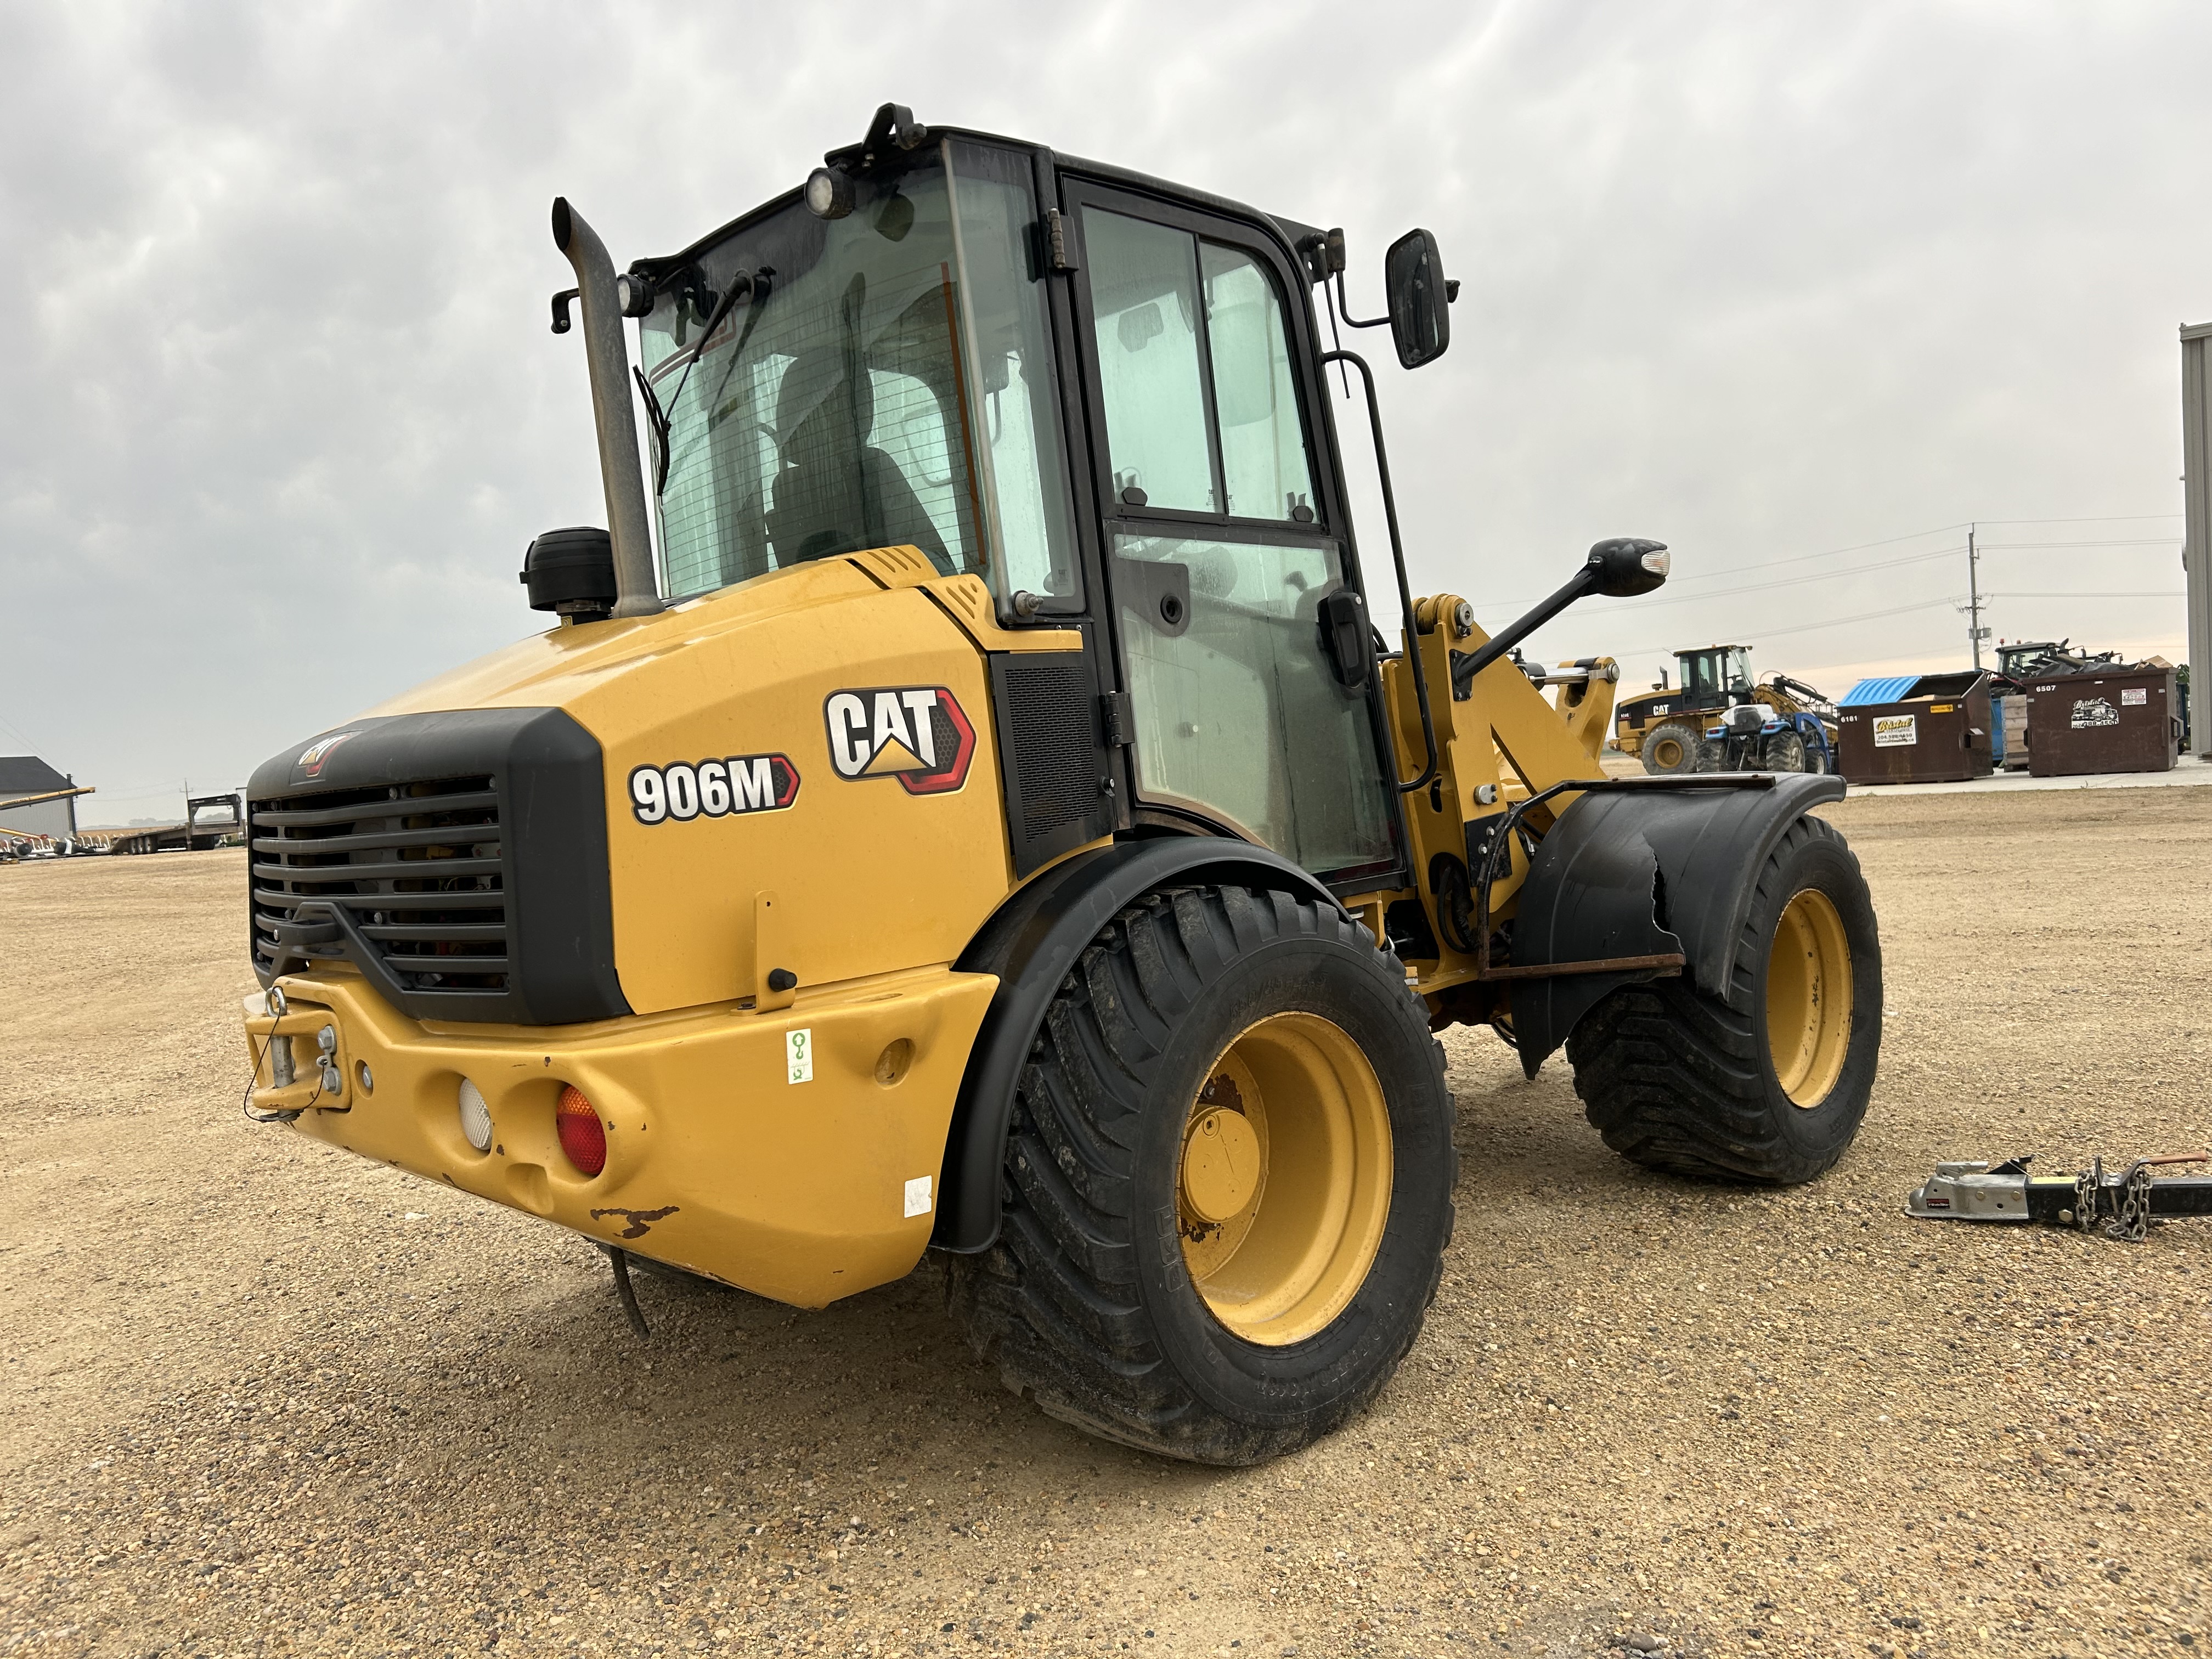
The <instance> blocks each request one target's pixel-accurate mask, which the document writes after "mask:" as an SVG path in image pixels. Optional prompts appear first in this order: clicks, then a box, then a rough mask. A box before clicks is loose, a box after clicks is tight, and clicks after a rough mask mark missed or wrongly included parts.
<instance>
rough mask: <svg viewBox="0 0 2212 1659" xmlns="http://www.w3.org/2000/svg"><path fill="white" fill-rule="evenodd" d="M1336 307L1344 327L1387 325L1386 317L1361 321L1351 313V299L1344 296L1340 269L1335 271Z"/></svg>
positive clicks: (1342, 277) (1342, 274)
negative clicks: (1342, 319)
mask: <svg viewBox="0 0 2212 1659" xmlns="http://www.w3.org/2000/svg"><path fill="white" fill-rule="evenodd" d="M1336 308H1337V311H1338V313H1340V315H1341V316H1342V317H1343V318H1344V325H1345V326H1346V328H1384V327H1387V326H1389V321H1390V319H1389V318H1388V317H1370V319H1368V320H1367V321H1365V322H1364V323H1363V322H1361V321H1360V320H1359V319H1358V318H1357V317H1355V316H1353V315H1352V301H1349V300H1347V299H1346V298H1345V297H1344V273H1343V272H1342V271H1338V272H1337V273H1336Z"/></svg>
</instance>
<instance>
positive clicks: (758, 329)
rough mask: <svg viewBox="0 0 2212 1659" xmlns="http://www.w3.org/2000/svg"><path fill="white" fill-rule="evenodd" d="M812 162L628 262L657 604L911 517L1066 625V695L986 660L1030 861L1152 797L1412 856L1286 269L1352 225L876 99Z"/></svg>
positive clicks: (1303, 311) (873, 541) (931, 546)
mask: <svg viewBox="0 0 2212 1659" xmlns="http://www.w3.org/2000/svg"><path fill="white" fill-rule="evenodd" d="M826 159H827V162H828V165H827V166H826V167H823V168H822V169H820V170H817V173H815V175H814V176H813V178H812V179H810V180H809V181H808V184H807V185H806V186H805V187H804V188H801V189H799V190H794V191H790V192H789V193H787V195H785V196H782V197H778V198H777V199H776V200H775V201H772V202H770V203H769V204H766V205H765V206H763V207H762V208H760V209H758V210H756V211H754V212H752V213H750V214H748V215H747V216H744V217H743V218H741V219H738V220H737V221H736V222H733V223H732V224H730V225H728V226H726V227H725V228H722V229H720V230H719V231H717V232H715V233H714V234H712V235H711V236H708V237H707V238H705V239H704V240H702V241H700V242H698V243H696V244H695V245H694V246H690V247H689V248H686V249H684V251H683V252H680V253H677V254H674V255H671V256H669V257H667V258H654V259H644V260H640V261H638V262H636V263H635V264H633V265H632V266H631V267H630V269H629V272H628V273H627V274H626V275H625V276H623V278H622V279H621V281H620V282H619V283H618V284H617V289H618V292H619V295H620V298H621V301H622V308H623V312H624V313H626V314H628V315H629V316H631V317H632V318H634V319H635V320H636V321H637V323H638V340H637V344H638V347H639V361H640V367H639V369H638V371H637V373H636V374H635V384H636V386H637V387H638V389H639V391H640V392H641V398H642V402H643V404H644V405H645V408H646V414H647V423H648V428H649V433H648V443H647V447H648V451H649V453H650V456H651V471H650V472H649V474H648V477H647V495H648V497H649V499H650V501H651V504H652V507H653V513H654V516H655V518H656V520H657V526H658V531H659V535H658V538H657V540H658V542H659V550H658V556H659V579H660V589H661V592H662V593H663V594H665V596H666V599H667V600H668V602H670V603H681V602H682V601H684V600H685V599H691V598H695V597H697V596H701V595H703V594H706V593H708V592H714V591H715V590H717V589H720V588H722V587H724V586H728V585H730V584H732V583H735V582H740V581H744V580H749V579H750V578H753V577H757V576H761V575H764V574H769V573H770V572H772V571H775V570H780V569H783V568H788V567H790V566H793V565H794V564H799V563H804V562H810V561H812V560H817V559H821V558H823V557H827V556H834V555H837V554H841V553H848V552H855V551H859V550H866V549H870V548H877V547H884V546H894V545H899V544H908V545H911V546H913V547H915V548H916V549H918V550H920V551H921V554H922V555H923V556H925V557H926V558H927V560H928V561H929V562H930V563H931V564H932V565H933V566H934V567H935V568H936V571H937V572H938V573H939V574H941V575H945V576H956V575H962V574H972V575H975V576H976V577H979V578H980V579H981V580H982V582H983V583H984V584H985V585H987V588H988V590H989V592H990V595H991V599H992V603H993V605H994V607H995V611H996V620H997V623H998V624H999V625H1000V627H1002V628H1006V629H1029V628H1052V629H1069V628H1073V629H1079V630H1081V631H1082V633H1083V635H1084V639H1085V650H1084V652H1083V653H1082V659H1081V665H1080V667H1067V666H1062V665H1065V664H1066V662H1067V660H1068V659H1066V657H1065V656H1063V655H1060V654H1059V653H1054V657H1053V659H1052V664H1053V671H1054V673H1056V674H1059V675H1060V676H1062V677H1063V678H1066V677H1068V676H1075V677H1077V678H1081V679H1082V680H1083V684H1081V685H1079V686H1073V685H1055V686H1054V688H1053V690H1052V695H1051V698H1050V703H1051V705H1052V706H1049V707H1048V706H1047V704H1046V703H1045V702H1042V701H1041V700H1040V694H1039V693H1036V692H1035V691H1031V692H1029V693H1024V692H1022V691H1020V690H1017V689H1016V688H1014V687H1013V686H1012V685H1008V686H1005V687H1000V686H999V685H996V684H994V702H1004V703H1005V704H1006V705H1008V706H1007V707H1006V708H1001V709H1000V711H999V713H1000V726H1001V730H1000V750H1001V751H1002V753H1003V754H1004V755H1005V756H1006V757H1007V765H1006V787H1007V791H1008V794H1009V801H1008V816H1009V821H1010V827H1012V829H1014V831H1015V838H1016V842H1017V864H1018V868H1019V870H1020V872H1023V873H1026V872H1027V871H1028V870H1029V869H1032V868H1035V867H1037V866H1040V865H1041V864H1042V863H1043V862H1045V861H1047V860H1048V859H1050V858H1051V857H1053V856H1055V855H1057V854H1059V853H1060V852H1062V851H1066V850H1068V849H1069V848H1073V847H1075V846H1079V845H1081V844H1083V843H1084V842H1087V841H1090V840H1092V839H1095V838H1097V836H1102V835H1107V834H1111V833H1115V832H1116V831H1122V830H1127V829H1133V828H1142V827H1145V826H1147V825H1149V826H1152V827H1154V828H1158V829H1173V830H1181V831H1185V832H1189V831H1198V832H1200V833H1211V834H1216V835H1229V836H1236V837H1238V838H1240V839H1245V840H1249V841H1253V842H1259V843H1261V844H1262V845H1265V846H1267V847H1270V848H1273V849H1275V850H1276V851H1278V852H1279V853H1281V854H1284V855H1285V856H1286V857H1288V858H1290V859H1291V860H1294V861H1295V862H1297V863H1298V864H1300V865H1302V866H1304V867H1305V868H1306V869H1308V870H1309V871H1311V872H1314V873H1315V874H1316V875H1318V876H1320V877H1321V878H1322V879H1323V880H1324V881H1325V882H1327V883H1328V884H1330V885H1331V886H1332V887H1333V888H1335V889H1337V890H1340V891H1350V890H1357V889H1359V888H1372V887H1374V886H1376V884H1378V883H1384V884H1387V883H1389V882H1390V881H1393V880H1395V879H1398V878H1400V877H1401V875H1402V872H1403V871H1404V869H1405V867H1406V857H1407V855H1406V851H1405V830H1404V827H1403V824H1402V823H1401V817H1400V814H1399V812H1398V811H1397V808H1396V800H1395V798H1396V794H1397V791H1396V790H1395V788H1394V787H1393V785H1394V784H1395V782H1396V778H1395V757H1394V756H1393V755H1392V751H1391V749H1390V745H1389V738H1388V729H1389V728H1388V725H1387V721H1386V716H1385V711H1384V709H1383V704H1382V701H1381V691H1380V677H1379V676H1378V675H1376V673H1374V672H1373V671H1372V670H1373V654H1372V653H1373V646H1372V643H1371V641H1372V630H1371V629H1370V626H1369V624H1368V623H1367V619H1366V612H1365V609H1364V601H1363V600H1361V599H1360V598H1359V596H1360V594H1361V592H1362V588H1363V584H1362V581H1361V577H1360V570H1359V563H1358V551H1357V548H1356V545H1355V544H1354V542H1353V538H1352V532H1351V526H1350V522H1349V517H1348V514H1347V513H1346V506H1345V501H1344V496H1343V491H1342V488H1341V482H1340V480H1341V471H1340V465H1339V460H1338V455H1337V450H1336V440H1335V435H1334V430H1333V429H1332V426H1331V422H1330V420H1329V417H1328V412H1327V410H1328V404H1327V398H1326V392H1325V388H1324V386H1323V385H1322V381H1321V373H1322V366H1321V362H1320V359H1321V357H1322V345H1321V343H1320V340H1319V338H1318V337H1317V333H1316V327H1315V320H1314V313H1313V307H1312V306H1311V304H1310V300H1309V299H1308V297H1307V294H1306V289H1307V288H1308V287H1309V286H1310V284H1311V283H1314V282H1316V281H1325V280H1326V279H1327V277H1328V276H1329V275H1330V274H1332V273H1334V272H1337V271H1340V269H1341V257H1340V252H1337V251H1338V250H1340V248H1341V238H1340V236H1336V235H1334V234H1332V235H1331V236H1329V237H1324V236H1322V234H1320V233H1317V232H1314V231H1312V230H1310V229H1309V228H1305V227H1303V226H1297V225H1293V224H1290V223H1288V222H1282V221H1278V220H1276V219H1273V218H1271V217H1269V216H1267V215H1265V214H1261V213H1258V212H1255V211H1254V210H1250V209H1247V208H1243V207H1239V206H1237V205H1235V204H1231V203H1228V202H1225V201H1221V200H1219V199H1218V198H1215V197H1207V196H1202V195H1200V194H1199V193H1197V192H1194V191H1186V190H1182V189H1180V188H1178V187H1176V186H1173V185H1167V184H1164V183H1162V182H1160V181H1158V180H1156V179H1148V178H1145V177H1142V176H1140V175H1137V174H1133V173H1125V172H1122V171H1121V170H1119V169H1116V168H1113V167H1102V166H1097V165H1095V164H1092V163H1089V162H1080V161H1073V160H1070V159H1068V158H1065V157H1060V156H1055V155H1054V154H1053V153H1052V152H1051V151H1049V150H1047V149H1041V148H1039V147H1036V146H1033V145H1028V144H1023V143H1015V142H1012V141H1009V140H1005V139H1000V138H994V137H987V136H984V135H981V134H975V133H969V132H964V131H952V130H950V129H943V128H938V129H924V128H922V127H921V126H920V125H918V124H916V123H915V122H914V121H913V119H912V118H911V117H910V116H909V115H908V114H907V113H906V112H905V111H903V110H902V109H898V108H896V106H886V109H885V110H884V111H883V112H879V113H878V117H877V121H876V124H875V126H874V127H873V128H872V130H871V132H870V135H869V137H868V138H867V139H866V141H865V142H864V143H862V144H860V145H857V146H854V147H852V148H850V149H845V150H840V151H833V152H831V154H830V155H829V157H828V158H826ZM1415 235H1416V236H1417V237H1419V239H1420V240H1419V243H1418V244H1417V243H1415V241H1414V240H1413V238H1408V239H1407V241H1406V242H1405V243H1401V245H1400V247H1399V248H1395V249H1394V250H1393V251H1392V255H1391V265H1390V268H1391V270H1392V272H1393V274H1394V276H1401V273H1402V276H1401V281H1400V286H1401V287H1403V288H1404V289H1406V290H1407V295H1410V296H1411V297H1410V298H1407V297H1404V296H1401V298H1400V299H1399V300H1398V301H1396V302H1395V303H1394V306H1393V309H1392V315H1393V319H1397V318H1399V316H1400V313H1401V312H1402V313H1404V320H1405V322H1406V325H1407V327H1405V328H1401V327H1400V326H1399V325H1398V323H1397V322H1396V321H1395V320H1394V325H1393V326H1394V334H1396V335H1398V336H1399V355H1400V357H1401V362H1407V363H1409V365H1410V364H1412V363H1415V362H1425V361H1428V360H1429V359H1430V358H1431V357H1432V356H1435V355H1437V354H1438V353H1440V352H1441V350H1442V349H1443V343H1444V342H1445V341H1446V340H1447V339H1448V337H1449V332H1448V329H1447V327H1446V326H1445V319H1443V314H1442V305H1441V304H1440V303H1438V302H1437V294H1438V293H1439V292H1448V288H1447V285H1445V284H1444V283H1443V277H1442V273H1441V270H1440V269H1438V264H1437V258H1436V255H1435V250H1434V243H1433V240H1432V239H1429V238H1428V237H1427V234H1426V233H1425V232H1421V233H1416V234H1415ZM1332 258H1334V263H1332ZM1346 320H1347V321H1348V320H1351V319H1346ZM1408 329H1410V330H1411V336H1410V337H1411V338H1412V339H1413V346H1412V350H1411V355H1410V356H1409V350H1408V343H1407V341H1408V338H1409V335H1408V332H1407V330H1408ZM1340 596H1341V597H1340ZM1009 654H1011V655H1012V656H1015V657H1019V656H1020V654H1021V653H1009ZM1032 660H1033V661H1035V662H1037V663H1042V662H1043V661H1044V660H1045V659H1042V658H1036V659H1032ZM1017 666H1020V664H1019V663H1018V664H1017ZM1001 690H1003V691H1005V692H1006V696H1003V697H1001V696H999V695H997V694H998V693H999V692H1000V691H1001ZM1102 699H1103V702H1102ZM1024 705H1026V706H1024ZM1102 711H1103V718H1102ZM1040 750H1057V751H1058V752H1059V754H1060V758H1061V759H1062V760H1064V761H1067V762H1068V763H1066V764H1065V765H1062V766H1060V768H1059V772H1058V775H1057V777H1056V778H1055V776H1054V773H1053V770H1052V769H1051V768H1049V767H1043V766H1041V765H1040V764H1039V763H1037V757H1038V756H1039V752H1040ZM1071 755H1072V756H1073V759H1072V760H1071V759H1069V757H1070V756H1071ZM1047 758H1049V757H1047ZM1102 779H1103V780H1105V781H1104V782H1103V787H1102V785H1101V782H1100V781H1101V780H1102ZM1075 780H1079V781H1075Z"/></svg>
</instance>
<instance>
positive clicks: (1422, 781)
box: [1321, 277, 1437, 795]
mask: <svg viewBox="0 0 2212 1659" xmlns="http://www.w3.org/2000/svg"><path fill="white" fill-rule="evenodd" d="M1340 280H1341V277H1340ZM1353 326H1354V327H1363V326H1365V325H1362V324H1354V325H1353ZM1321 362H1322V367H1323V368H1327V366H1328V364H1330V363H1350V364H1351V365H1352V367H1353V368H1356V369H1358V371H1359V380H1360V384H1362V385H1363V386H1365V387H1366V388H1367V424H1368V427H1369V428H1370V430H1371V431H1372V432H1373V433H1374V435H1375V476H1376V477H1377V478H1378V479H1379V480H1380V481H1381V482H1382V485H1383V519H1384V520H1386V521H1387V522H1388V523H1389V526H1390V562H1391V563H1393V564H1394V565H1395V566H1396V567H1397V569H1398V603H1399V605H1401V607H1402V608H1403V610H1404V612H1405V617H1406V665H1407V668H1409V669H1411V670H1412V671H1413V696H1414V697H1415V699H1416V700H1417V701H1418V702H1419V703H1420V705H1421V742H1422V744H1424V745H1425V747H1426V749H1427V750H1428V764H1427V765H1426V766H1425V767H1423V768H1422V769H1421V775H1420V776H1419V777H1417V778H1415V779H1414V780H1413V781H1412V782H1410V783H1401V784H1400V785H1399V786H1398V793H1400V794H1401V795H1410V794H1412V793H1413V791H1414V790H1416V789H1425V788H1427V787H1429V785H1430V784H1431V782H1433V781H1435V779H1436V775H1437V722H1436V716H1435V715H1434V714H1431V713H1430V711H1429V677H1428V675H1427V674H1426V673H1425V672H1424V671H1422V668H1421V648H1420V646H1419V643H1418V641H1419V629H1417V628H1416V627H1415V626H1414V623H1413V584H1412V583H1411V582H1410V581H1409V580H1407V575H1406V544H1405V543H1404V541H1403V540H1401V538H1400V537H1399V534H1398V498H1397V496H1396V495H1395V494H1394V493H1393V492H1392V490H1391V489H1390V453H1389V450H1388V449H1386V448H1384V447H1383V406H1382V404H1379V403H1377V402H1376V398H1375V374H1374V371H1373V370H1371V369H1370V368H1368V367H1367V360H1366V359H1365V358H1364V357H1362V356H1359V354H1358V353H1357V352H1353V351H1325V352H1323V353H1322V356H1321ZM1397 769H1398V768H1397V760H1396V757H1395V756H1394V757H1392V760H1391V766H1390V770H1391V773H1392V775H1394V776H1395V775H1396V773H1397Z"/></svg>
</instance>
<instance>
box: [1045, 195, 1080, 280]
mask: <svg viewBox="0 0 2212 1659" xmlns="http://www.w3.org/2000/svg"><path fill="white" fill-rule="evenodd" d="M1068 242H1069V237H1068V234H1067V216H1066V214H1064V213H1062V212H1061V211H1060V210H1059V209H1058V208H1047V209H1046V210H1044V262H1045V269H1046V270H1052V271H1062V272H1064V271H1070V270H1080V269H1081V267H1080V266H1079V265H1078V264H1076V262H1075V256H1074V255H1073V253H1072V252H1069V251H1068Z"/></svg>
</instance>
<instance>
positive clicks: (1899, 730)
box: [1874, 714, 1920, 749]
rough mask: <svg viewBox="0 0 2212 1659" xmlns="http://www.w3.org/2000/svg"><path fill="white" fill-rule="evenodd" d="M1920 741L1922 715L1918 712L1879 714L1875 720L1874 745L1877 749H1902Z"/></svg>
mask: <svg viewBox="0 0 2212 1659" xmlns="http://www.w3.org/2000/svg"><path fill="white" fill-rule="evenodd" d="M1919 741H1920V717H1919V716H1918V715H1917V714H1877V715H1875V720H1874V746H1875V748H1877V749H1902V748H1904V747H1905V745H1906V744H1917V743H1918V742H1919Z"/></svg>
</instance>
